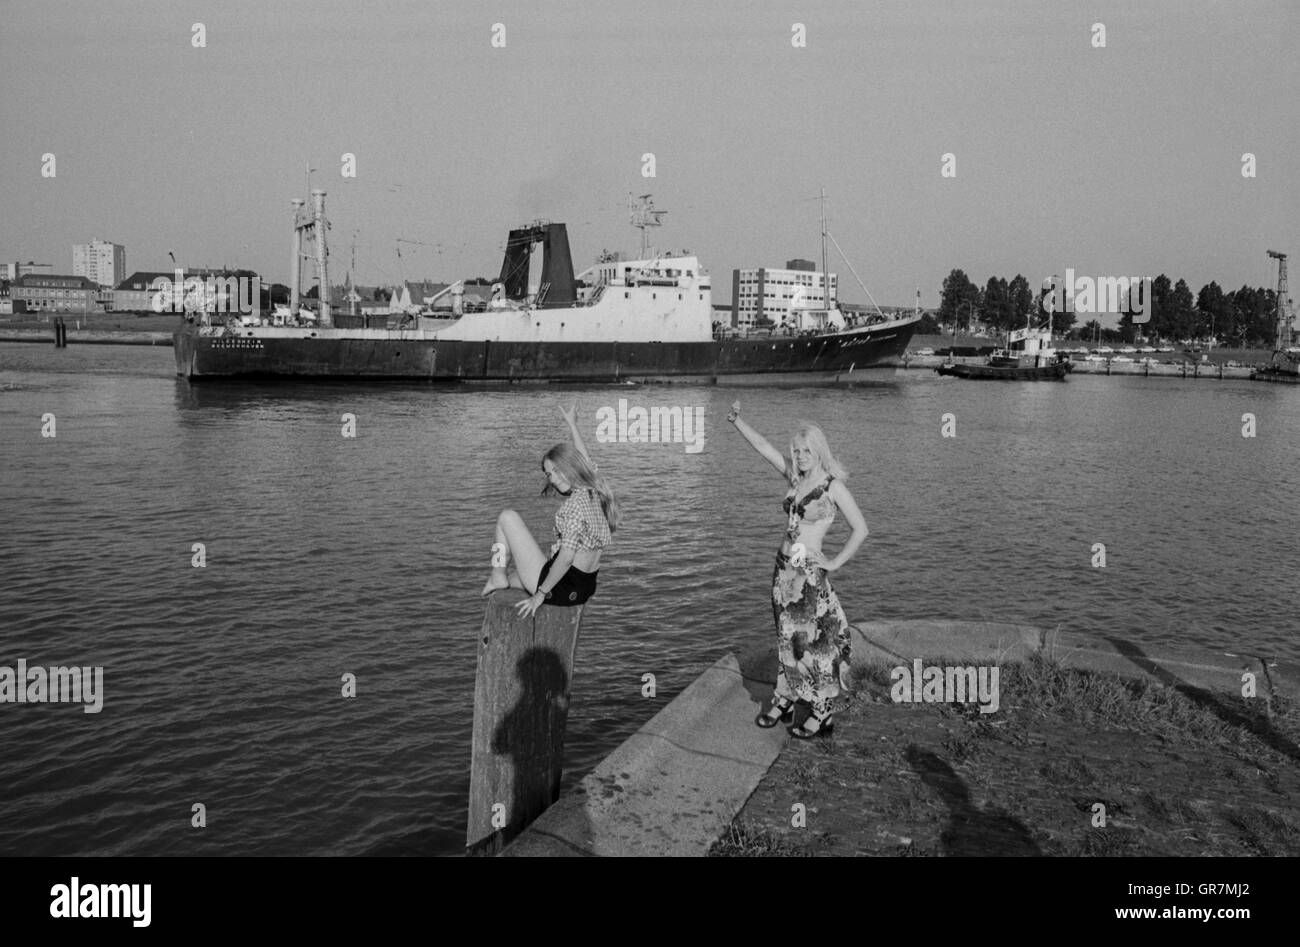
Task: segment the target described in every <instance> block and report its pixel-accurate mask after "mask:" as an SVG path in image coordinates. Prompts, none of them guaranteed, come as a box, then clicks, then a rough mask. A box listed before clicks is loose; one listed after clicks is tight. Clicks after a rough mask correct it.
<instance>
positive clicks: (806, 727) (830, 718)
mask: <svg viewBox="0 0 1300 947" xmlns="http://www.w3.org/2000/svg"><path fill="white" fill-rule="evenodd" d="M834 729H835V715H834V714H827V715H826V716H825V717H818V716H817V715H816V714H809V715H808V719H806V720H805V721H804V722H803V723H802V724H800V725H799V726H797V727H791V728H790V736H792V737H794V738H796V739H798V740H811V739H812V738H813V737H828V736H830V735H831V732H832V731H833V730H834Z"/></svg>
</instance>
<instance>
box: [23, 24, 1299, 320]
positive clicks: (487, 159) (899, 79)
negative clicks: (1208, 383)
mask: <svg viewBox="0 0 1300 947" xmlns="http://www.w3.org/2000/svg"><path fill="white" fill-rule="evenodd" d="M109 14H111V15H109ZM1097 23H1101V24H1104V26H1105V42H1106V45H1105V47H1104V48H1099V47H1096V46H1094V45H1093V44H1094V43H1095V42H1096V41H1097V34H1096V30H1095V28H1094V24H1097ZM196 24H202V30H201V31H197V30H196ZM498 24H499V25H500V26H502V27H504V29H503V30H496V29H495V27H496V26H497V25H498ZM800 25H801V26H802V27H803V31H804V38H805V39H806V45H805V46H798V45H796V43H797V42H798V39H799V35H798V33H799V30H798V27H799V26H800ZM1288 26H1290V27H1292V28H1291V29H1289V30H1288V29H1287V27H1288ZM1296 26H1300V12H1298V11H1297V10H1296V9H1295V8H1294V5H1289V4H1284V3H1271V2H1256V3H1245V4H1239V5H1235V6H1234V7H1232V8H1231V9H1220V8H1217V7H1215V6H1214V5H1212V4H1208V3H1207V4H1172V3H1168V4H1165V3H1161V4H1152V5H1149V6H1144V7H1142V8H1141V9H1136V10H1134V9H1129V8H1128V7H1126V6H1124V5H1120V4H1115V3H1096V4H1089V5H1088V7H1087V8H1086V9H1084V8H1075V9H1065V10H1057V9H1046V10H1045V9H1041V8H1038V7H1035V6H1033V5H1029V4H1022V3H993V4H980V5H978V6H970V5H964V6H961V7H956V8H952V7H948V6H946V5H931V4H919V5H908V6H907V7H901V8H894V7H870V6H861V7H860V6H857V5H851V4H847V3H799V4H790V3H766V4H759V5H757V6H753V7H748V8H746V9H744V10H737V11H727V10H715V9H708V10H699V9H695V8H693V7H691V6H689V5H687V4H674V3H666V4H659V5H656V6H655V7H654V8H653V9H643V8H640V7H638V6H636V5H632V4H621V3H613V4H608V5H602V6H600V7H593V8H591V9H583V10H581V11H580V12H579V11H576V10H575V9H574V8H572V7H568V6H560V5H558V4H554V5H546V4H543V5H540V6H536V5H534V6H528V5H521V4H504V5H502V6H500V7H499V8H496V7H494V8H492V9H491V10H479V9H476V8H474V7H473V6H471V5H450V6H446V7H444V6H439V7H437V8H429V7H426V6H423V5H417V4H402V3H399V4H394V5H392V6H391V7H388V8H385V11H384V13H383V15H381V16H376V15H375V14H374V12H373V11H371V10H368V9H364V8H361V7H359V6H354V5H351V4H346V3H321V4H313V5H311V6H310V7H308V6H305V5H295V6H293V7H292V8H291V9H290V10H287V11H285V10H278V9H277V10H265V9H261V8H258V7H256V6H254V5H251V4H233V5H230V6H221V7H214V6H212V5H210V4H204V3H196V2H182V3H178V4H168V5H161V4H154V3H139V4H130V5H118V6H115V7H113V8H111V10H110V11H108V12H106V13H105V14H104V16H103V17H102V18H99V19H92V18H88V17H86V16H84V8H83V7H80V6H77V5H73V4H58V3H56V4H40V5H37V4H34V3H33V4H28V3H19V4H16V5H14V6H13V7H12V8H11V9H10V11H9V16H8V18H7V20H6V26H5V34H4V35H5V37H6V39H5V41H4V42H5V45H6V56H5V57H4V60H3V64H0V75H3V76H4V78H5V86H6V88H7V89H8V90H9V95H8V96H6V105H5V112H4V114H5V119H6V121H5V125H6V127H7V128H8V129H9V133H8V134H7V135H6V136H5V140H4V142H3V143H2V144H0V164H2V165H3V168H4V175H3V180H4V198H5V202H6V206H7V207H9V208H10V211H11V212H10V213H9V214H7V215H6V217H5V220H4V221H3V223H0V248H3V249H4V252H5V254H6V259H15V260H16V259H21V260H23V261H26V260H29V259H31V260H36V261H38V262H55V261H58V260H62V259H64V258H66V257H67V248H68V247H69V246H71V245H72V244H74V243H77V242H81V241H84V240H85V239H86V237H87V235H91V234H107V235H110V236H111V238H112V240H113V241H114V242H116V243H120V244H122V245H124V246H126V247H127V249H128V252H129V253H130V255H131V259H132V262H131V264H130V270H131V271H136V270H153V269H159V270H169V269H171V268H172V264H171V259H170V258H169V256H168V252H169V251H171V252H172V253H174V255H175V259H176V263H177V264H178V265H180V266H182V267H192V266H210V267H219V266H223V265H224V266H229V267H240V268H248V269H253V270H257V271H258V272H260V273H262V274H263V277H264V278H265V279H266V280H267V281H269V282H278V283H284V282H287V279H288V264H289V256H290V238H291V221H292V211H291V208H290V204H289V202H290V200H291V199H293V198H298V197H303V196H305V192H306V190H307V187H308V174H307V168H309V167H311V168H315V169H316V170H315V171H314V172H313V173H312V174H311V175H310V182H311V186H312V187H319V188H322V189H324V190H325V191H327V192H328V195H329V196H328V198H327V212H328V215H329V218H330V220H331V223H332V230H331V232H330V249H331V276H332V279H331V282H336V283H342V282H343V278H344V275H345V274H346V273H347V272H348V270H349V269H350V268H351V263H352V256H353V245H354V243H355V248H356V249H355V256H356V280H357V282H358V283H360V284H363V285H391V284H393V283H396V282H398V281H400V280H418V279H424V278H432V279H436V280H442V281H450V280H453V279H457V278H466V277H478V276H489V277H490V276H492V275H494V274H495V273H496V272H497V270H498V268H499V266H500V261H501V253H502V249H503V245H504V239H505V236H506V233H507V231H508V230H509V229H510V228H511V227H514V226H517V225H518V224H520V223H521V222H523V221H525V220H530V219H534V218H547V219H551V220H556V221H563V222H566V223H567V224H568V225H569V232H570V235H571V240H572V244H573V250H574V262H575V267H576V268H577V269H579V270H581V269H583V268H584V267H585V266H587V265H588V264H589V263H591V262H592V261H593V260H594V258H595V256H596V255H597V254H598V253H599V252H600V251H601V250H603V249H611V250H622V251H624V252H630V251H634V250H635V248H636V245H637V242H638V234H637V232H636V231H635V230H633V229H632V228H631V227H630V226H629V225H628V222H627V206H626V205H627V196H628V194H637V195H639V194H643V193H652V194H654V197H655V203H656V205H657V206H658V207H659V208H660V209H663V210H666V211H668V214H667V217H666V219H665V221H664V224H665V225H664V226H663V227H662V228H659V230H658V232H657V233H655V235H654V237H655V239H654V242H655V243H656V244H657V245H658V246H659V247H660V248H661V249H677V248H681V247H688V248H690V249H691V250H692V251H693V252H695V253H696V254H698V255H699V257H700V259H701V262H702V264H703V265H704V266H705V267H706V268H708V269H709V271H710V272H711V273H712V275H713V283H714V299H715V301H716V302H730V301H731V291H730V283H731V274H732V271H733V270H734V269H749V268H756V267H760V266H761V267H780V266H781V265H782V263H783V262H784V261H785V260H788V259H791V258H796V257H800V258H806V259H814V260H818V261H819V266H820V252H821V251H820V208H819V206H818V200H817V198H818V192H819V189H820V188H821V187H823V186H824V187H825V188H826V191H827V195H828V224H829V229H830V230H831V232H832V234H833V235H834V236H835V238H836V241H837V242H838V243H839V245H840V246H842V247H843V248H844V251H845V252H846V254H847V256H848V259H849V262H851V263H852V267H853V269H855V270H857V272H858V273H859V274H861V276H862V278H863V280H864V282H865V283H866V286H867V288H868V289H869V290H870V293H871V295H872V296H873V297H874V298H875V299H876V300H877V301H878V302H880V303H881V304H882V305H898V306H907V305H910V304H911V303H912V301H913V299H914V293H915V289H916V288H917V287H920V289H921V291H922V304H923V305H924V306H925V307H927V308H934V307H937V305H938V302H939V293H940V289H941V286H942V282H943V279H944V277H946V276H947V275H948V273H949V271H950V270H952V269H954V268H960V269H963V270H964V271H965V272H966V273H967V274H968V275H969V276H970V277H971V279H972V280H974V281H975V282H976V283H977V284H979V285H981V286H982V285H983V284H984V282H985V281H987V279H988V278H989V277H990V276H1001V277H1004V278H1008V279H1010V278H1011V277H1012V276H1014V275H1016V274H1017V273H1020V274H1023V275H1024V276H1025V277H1026V278H1027V279H1028V280H1029V281H1030V283H1031V285H1033V286H1035V287H1037V286H1038V285H1039V284H1040V282H1041V280H1042V279H1044V278H1045V277H1047V276H1050V275H1051V274H1053V273H1059V272H1063V271H1064V270H1065V269H1066V268H1067V267H1070V268H1073V269H1075V270H1076V271H1077V272H1080V273H1088V274H1091V275H1094V276H1100V275H1114V276H1121V275H1128V276H1138V275H1152V276H1154V275H1157V274H1159V273H1166V274H1167V275H1169V276H1170V277H1171V278H1172V279H1178V278H1184V279H1186V280H1187V282H1188V284H1189V285H1190V286H1192V288H1193V291H1195V290H1196V289H1198V288H1199V287H1200V286H1201V285H1203V284H1205V283H1208V282H1209V281H1211V280H1215V281H1217V282H1219V284H1220V285H1221V286H1223V287H1224V289H1225V290H1228V289H1234V288H1236V287H1239V286H1241V285H1242V284H1249V285H1252V286H1274V285H1276V269H1275V267H1274V266H1273V265H1271V264H1272V263H1273V261H1271V260H1269V259H1268V258H1267V257H1266V255H1265V250H1266V249H1280V250H1283V251H1289V252H1293V253H1294V252H1296V250H1297V245H1298V244H1300V239H1297V238H1298V237H1300V221H1297V220H1296V218H1295V214H1294V211H1295V208H1296V207H1297V206H1300V200H1298V198H1300V188H1298V187H1297V183H1296V182H1297V180H1300V176H1298V175H1297V171H1300V167H1298V165H1300V148H1297V140H1296V133H1295V131H1294V128H1293V126H1292V125H1290V124H1288V123H1285V122H1284V121H1283V118H1284V115H1285V114H1286V113H1285V103H1287V102H1291V101H1294V100H1295V98H1296V93H1297V92H1300V67H1297V65H1296V63H1295V56H1294V53H1293V51H1291V50H1289V49H1288V47H1287V44H1286V39H1287V38H1288V37H1289V36H1294V35H1296V33H1297V31H1296V30H1295V29H1294V27H1296ZM199 33H201V37H200V36H199ZM199 38H201V39H202V41H203V42H204V43H205V44H206V45H204V46H201V47H199V46H196V45H195V42H197V41H198V39H199ZM494 39H499V40H500V41H503V42H504V44H505V45H504V47H502V46H499V45H498V46H494V45H493V41H494ZM51 54H52V55H53V61H54V66H53V67H51V64H50V63H51V60H50V55H51ZM132 61H133V62H134V64H135V66H138V65H139V64H140V63H147V64H148V65H147V66H146V67H145V68H135V67H133V66H131V63H132ZM594 77H596V78H599V80H600V81H597V82H593V81H592V79H593V78H594ZM110 102H114V103H117V105H116V106H115V107H114V108H112V109H109V108H106V106H107V104H108V103H110ZM46 155H53V156H54V162H55V167H54V171H55V173H54V176H53V177H42V168H43V167H45V165H46V163H47V162H46V159H45V156H46ZM346 155H352V156H354V158H355V170H356V177H355V178H349V177H344V176H343V174H342V173H341V172H342V171H343V170H344V169H346V167H347V165H348V161H347V159H346V158H345V156H346ZM646 155H653V156H654V159H653V165H654V176H653V177H646V176H643V171H644V170H645V169H646V168H647V166H648V163H649V162H647V160H646V159H645V157H644V156H646ZM945 155H951V156H952V159H951V160H949V161H947V162H946V164H947V165H948V166H949V168H950V169H951V168H952V167H955V172H956V176H955V177H944V176H943V174H942V172H943V169H944V167H945ZM1245 155H1251V156H1253V163H1254V168H1253V170H1254V175H1255V176H1254V177H1246V176H1243V173H1242V172H1243V168H1244V167H1245V166H1246V164H1247V163H1248V162H1247V159H1246V158H1244V157H1243V156H1245ZM830 254H831V257H830V260H829V262H830V271H831V272H833V273H837V274H839V276H840V284H841V286H842V293H841V296H842V298H843V299H844V300H845V301H848V302H865V301H866V296H865V294H864V293H863V292H862V290H861V288H860V287H859V286H858V285H857V281H856V280H855V279H854V278H853V277H852V274H851V272H850V270H849V267H848V266H846V265H845V264H844V262H843V260H842V259H841V258H840V257H839V254H838V253H837V252H836V250H835V247H834V245H832V247H831V250H830ZM55 268H56V272H57V271H58V269H60V268H61V267H60V266H59V265H58V263H57V262H56V263H55ZM304 285H309V284H308V283H304ZM1107 321H1108V324H1109V323H1111V322H1113V319H1111V320H1107Z"/></svg>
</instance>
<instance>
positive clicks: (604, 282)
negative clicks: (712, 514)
mask: <svg viewBox="0 0 1300 947" xmlns="http://www.w3.org/2000/svg"><path fill="white" fill-rule="evenodd" d="M311 197H312V202H313V206H312V209H311V211H310V212H308V211H306V210H304V208H303V204H304V203H305V202H304V201H302V200H296V201H294V202H293V204H294V208H295V220H294V250H293V260H294V267H293V271H292V272H291V274H290V280H291V282H290V290H291V296H290V311H289V313H288V315H287V316H285V315H281V316H278V317H274V318H252V319H248V318H245V319H242V320H241V319H227V320H225V321H224V323H223V322H221V321H220V320H213V319H212V318H210V317H209V316H208V315H206V314H205V316H204V317H203V318H202V319H198V320H196V321H195V322H194V323H192V324H188V325H185V326H182V328H181V329H180V331H179V332H177V333H176V335H175V356H176V373H177V374H178V375H180V376H182V377H184V378H187V379H190V380H191V381H200V380H208V379H246V378H250V377H259V376H260V377H269V378H321V377H328V378H336V379H349V380H352V379H356V380H394V381H422V382H476V383H512V382H534V381H571V382H619V383H623V382H628V381H632V382H641V381H675V380H682V379H702V380H706V381H711V382H713V383H723V382H726V381H731V382H745V381H758V382H764V383H767V382H771V381H782V380H784V381H786V382H793V383H796V384H807V383H813V382H826V381H831V382H851V381H854V380H858V379H860V378H862V376H861V375H860V374H856V373H860V372H861V371H862V370H863V369H867V368H875V367H885V366H889V367H893V366H897V365H900V364H901V360H902V356H903V353H904V352H905V351H906V349H907V344H908V342H909V341H911V338H912V334H913V333H914V332H915V331H916V328H917V325H918V323H919V321H920V319H919V317H918V316H916V315H908V316H905V317H898V318H890V317H887V316H885V315H884V314H883V313H882V314H880V316H879V319H878V320H877V321H874V322H871V323H868V324H864V325H851V324H850V322H849V320H848V319H846V318H845V316H844V315H843V313H842V312H841V311H840V309H839V306H838V304H837V303H835V302H834V301H828V303H827V306H826V308H823V309H818V310H801V311H800V316H801V319H800V324H801V326H802V327H803V330H802V331H801V332H798V334H795V332H794V330H793V329H791V330H789V331H790V334H788V335H776V334H771V333H761V334H760V333H744V334H732V333H731V332H729V331H724V330H722V329H721V328H720V327H718V326H715V325H714V323H713V318H714V317H713V306H712V284H711V280H710V277H709V275H708V273H707V272H706V271H705V270H703V269H702V268H701V266H700V262H699V260H698V259H697V258H696V257H695V256H694V255H693V254H691V253H689V252H688V251H681V252H679V253H670V254H658V253H647V252H645V243H644V229H643V230H642V234H643V241H642V243H643V253H642V258H641V259H637V260H628V261H622V260H609V259H605V260H602V261H601V262H599V263H597V264H596V265H595V266H593V267H591V268H589V269H588V270H586V271H584V272H583V273H582V274H580V276H581V277H586V279H580V278H579V277H575V275H574V272H573V263H572V260H571V257H570V254H569V238H568V232H567V230H566V228H565V225H564V224H562V223H552V222H550V221H544V220H539V221H534V222H533V223H530V224H528V225H525V226H523V227H518V228H516V229H514V230H512V231H510V236H509V240H508V241H507V244H506V250H505V259H504V261H503V262H502V265H501V275H500V278H499V280H498V282H496V283H495V284H493V287H492V300H491V302H490V303H489V304H488V305H487V307H486V311H482V312H474V311H470V307H469V306H467V305H465V303H464V293H463V283H453V284H452V286H451V287H449V290H450V296H451V307H450V310H449V311H446V312H445V313H440V314H435V315H433V316H430V315H427V314H416V315H410V314H402V315H401V316H400V318H395V319H393V320H392V321H391V322H390V320H388V318H387V317H379V319H378V320H377V321H379V323H380V324H372V322H371V319H372V318H375V317H365V316H351V317H349V316H344V315H342V314H339V315H338V316H335V315H334V314H333V313H332V312H331V306H330V304H329V292H328V289H329V286H330V283H329V279H328V272H327V269H326V260H327V257H328V253H327V251H326V249H325V234H326V231H327V230H328V223H327V222H326V220H325V192H324V191H320V190H317V191H313V192H312V194H311ZM658 213H662V211H661V212H658ZM634 224H635V222H634ZM824 234H825V228H824V226H823V235H824ZM304 237H306V238H308V239H314V241H315V244H316V247H315V259H316V263H317V267H318V275H319V284H320V287H321V297H322V298H321V301H320V309H319V312H318V313H316V315H315V318H314V319H312V320H308V319H307V318H306V316H305V313H304V312H303V311H301V310H300V307H299V286H298V281H299V274H298V272H297V271H298V269H299V262H300V260H301V258H302V256H303V253H302V241H303V239H304ZM823 238H824V237H823ZM439 316H441V317H439ZM249 322H253V323H254V324H251V325H250V324H247V323H249Z"/></svg>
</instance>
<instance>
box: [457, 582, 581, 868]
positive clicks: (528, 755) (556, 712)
mask: <svg viewBox="0 0 1300 947" xmlns="http://www.w3.org/2000/svg"><path fill="white" fill-rule="evenodd" d="M526 597H527V596H526V593H524V592H522V591H520V590H518V589H504V590H502V591H499V592H493V593H492V594H491V595H489V596H488V601H487V610H486V612H485V614H484V616H483V631H482V633H481V634H480V635H479V643H478V678H477V680H476V681H475V683H474V736H473V740H472V743H471V754H470V774H469V818H468V826H467V830H466V834H465V846H466V849H467V853H468V854H471V855H495V854H496V853H497V852H499V851H501V849H502V848H503V847H505V844H506V843H507V842H509V841H510V840H511V839H512V838H514V837H515V836H516V835H518V834H519V833H520V832H521V831H523V830H524V829H525V828H526V827H527V826H528V824H529V823H531V822H532V821H533V820H534V819H536V818H537V817H538V816H539V815H541V814H542V812H543V811H544V810H545V809H546V808H547V807H548V806H550V805H551V804H552V803H553V802H555V800H556V799H558V798H559V795H560V777H561V776H562V774H563V772H564V726H565V722H566V721H567V719H568V715H569V692H570V688H571V686H572V683H573V655H574V651H575V649H576V648H577V644H578V629H579V627H580V626H581V625H582V609H583V606H581V605H576V606H573V607H570V608H565V607H561V606H554V605H543V606H542V607H541V608H540V609H538V610H537V614H536V615H534V616H533V617H532V618H520V617H519V613H518V612H517V611H516V606H517V605H518V604H519V603H520V602H522V601H523V600H524V599H525V598H526Z"/></svg>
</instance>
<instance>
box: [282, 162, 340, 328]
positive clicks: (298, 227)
mask: <svg viewBox="0 0 1300 947" xmlns="http://www.w3.org/2000/svg"><path fill="white" fill-rule="evenodd" d="M310 174H311V172H310V171H308V175H310ZM311 202H312V206H311V210H310V211H309V210H307V209H306V207H304V206H303V205H304V204H305V203H306V202H305V201H303V200H301V199H300V198H295V199H294V200H293V201H292V204H293V266H292V267H291V268H290V270H289V312H290V314H291V315H292V316H293V317H294V318H297V316H298V309H299V302H300V300H301V298H302V297H301V292H300V285H299V284H300V283H301V282H302V259H303V256H304V255H305V254H303V252H302V238H303V236H304V235H306V236H308V237H312V238H314V239H315V241H316V272H317V276H318V278H319V280H320V325H322V326H330V325H333V320H332V319H331V318H330V282H329V264H328V262H327V261H328V259H329V251H328V249H327V248H326V246H325V231H326V230H327V229H328V228H329V223H328V222H327V221H326V220H325V192H324V191H322V190H315V191H312V192H311Z"/></svg>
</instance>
